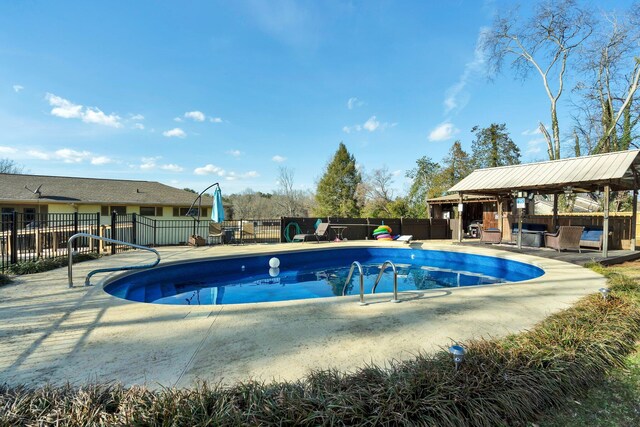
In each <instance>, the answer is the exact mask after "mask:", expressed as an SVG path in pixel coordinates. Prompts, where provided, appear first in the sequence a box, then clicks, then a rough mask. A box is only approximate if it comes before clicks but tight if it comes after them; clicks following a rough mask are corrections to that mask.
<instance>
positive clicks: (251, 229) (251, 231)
mask: <svg viewBox="0 0 640 427" xmlns="http://www.w3.org/2000/svg"><path fill="white" fill-rule="evenodd" d="M240 239H241V240H242V241H243V242H244V241H245V240H253V241H254V242H255V241H256V229H255V225H254V223H253V221H246V222H245V221H242V224H241V226H240Z"/></svg>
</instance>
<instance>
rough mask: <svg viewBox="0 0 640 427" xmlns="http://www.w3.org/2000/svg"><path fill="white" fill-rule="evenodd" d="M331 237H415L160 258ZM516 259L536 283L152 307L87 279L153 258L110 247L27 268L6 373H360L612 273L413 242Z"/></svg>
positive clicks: (508, 320)
mask: <svg viewBox="0 0 640 427" xmlns="http://www.w3.org/2000/svg"><path fill="white" fill-rule="evenodd" d="M332 245H340V247H343V246H347V245H348V246H351V245H356V246H361V245H374V246H384V247H391V246H397V247H406V245H401V244H399V243H395V242H373V241H369V242H342V243H321V244H318V243H288V244H277V245H274V244H270V245H245V246H215V247H200V248H190V247H166V248H160V249H159V252H160V253H161V255H162V262H161V265H162V264H163V263H166V262H171V261H179V260H194V259H198V258H206V257H217V256H229V255H250V254H257V253H268V252H273V251H280V250H299V249H316V248H327V247H331V246H332ZM412 248H415V249H420V248H422V249H444V250H452V251H456V252H467V253H476V254H483V255H492V256H498V257H504V258H508V259H514V260H518V261H523V262H527V263H531V264H534V265H537V266H539V267H541V268H542V269H544V270H545V274H544V275H543V276H542V277H540V278H537V279H533V280H530V281H527V282H521V283H513V284H504V285H497V286H496V285H494V286H482V287H470V288H451V289H444V290H430V291H421V292H411V293H401V294H400V299H401V300H402V302H401V303H399V304H393V303H391V302H389V298H390V294H376V295H375V296H372V295H366V300H367V302H370V304H369V305H367V306H363V307H361V306H359V305H358V304H357V301H358V297H357V296H349V297H342V298H324V299H315V300H301V301H287V302H274V303H261V304H240V305H218V306H215V305H213V306H169V305H158V304H143V303H135V302H130V301H125V300H122V299H118V298H115V297H113V296H111V295H109V294H107V293H105V292H104V291H103V290H102V286H103V284H104V282H105V281H106V280H107V279H108V278H111V277H113V276H115V275H117V274H119V273H112V274H104V273H103V274H97V275H96V276H94V277H93V279H92V283H93V285H94V286H91V287H84V286H83V283H84V276H85V275H86V274H87V273H88V272H89V271H91V270H93V269H96V268H104V267H111V266H120V265H134V264H140V263H146V262H148V261H150V260H152V259H153V256H152V254H149V253H148V252H146V251H133V252H129V253H124V254H119V255H114V256H108V257H103V258H101V259H99V260H95V261H89V262H83V263H79V264H76V265H74V269H73V271H74V283H75V285H76V287H74V288H68V285H67V269H66V268H61V269H57V270H53V271H50V272H46V273H39V274H35V275H28V276H21V277H18V278H17V279H16V282H15V283H14V284H11V285H7V286H4V287H0V384H1V383H6V384H9V385H18V384H24V385H28V386H38V385H42V384H45V383H54V384H63V383H66V382H67V381H68V382H70V383H71V384H73V385H80V384H83V383H86V382H90V381H99V382H111V381H117V382H120V383H122V384H125V385H133V384H146V385H147V386H149V387H152V388H157V387H160V386H177V387H188V386H191V385H193V384H195V382H196V381H197V380H207V381H210V382H219V381H221V382H222V383H225V384H230V383H233V382H236V381H239V380H243V381H246V380H248V379H253V380H265V381H270V380H272V379H276V380H283V379H286V380H292V379H297V378H300V377H302V376H304V375H305V374H307V373H308V372H309V371H310V370H311V369H320V368H330V367H331V368H338V369H340V370H347V371H349V370H353V369H355V368H357V367H359V366H363V365H364V364H366V363H370V362H374V363H378V364H384V363H385V362H386V361H389V360H392V359H408V358H411V357H413V356H414V355H415V354H417V353H419V352H432V351H434V350H438V349H440V348H441V347H445V346H448V345H450V344H451V343H452V342H453V341H465V340H468V339H471V338H479V337H499V336H504V335H506V334H509V333H514V332H518V331H523V330H525V329H528V328H531V327H532V326H533V325H534V324H536V323H537V322H539V321H540V320H542V319H544V318H545V317H546V316H548V315H549V314H551V313H554V312H556V311H559V310H562V309H564V308H567V307H569V306H570V305H572V304H573V303H575V302H576V301H577V300H579V299H580V298H581V297H583V296H584V295H586V294H589V293H594V292H597V290H598V289H599V288H600V287H602V286H604V285H605V279H604V278H603V277H602V276H600V275H598V274H596V273H594V272H592V271H591V270H588V269H586V268H582V267H580V266H577V265H573V264H569V263H565V262H560V261H556V260H553V259H547V258H540V257H535V256H530V255H522V254H514V253H510V252H506V251H501V250H499V249H495V248H491V247H487V248H484V247H482V248H479V247H465V246H456V245H451V244H450V243H447V242H444V241H443V242H434V241H426V242H416V243H413V244H412Z"/></svg>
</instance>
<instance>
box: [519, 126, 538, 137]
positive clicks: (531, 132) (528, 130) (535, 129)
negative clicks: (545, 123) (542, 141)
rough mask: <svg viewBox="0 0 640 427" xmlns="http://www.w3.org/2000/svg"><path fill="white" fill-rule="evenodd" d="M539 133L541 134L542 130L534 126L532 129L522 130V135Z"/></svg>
mask: <svg viewBox="0 0 640 427" xmlns="http://www.w3.org/2000/svg"><path fill="white" fill-rule="evenodd" d="M540 134H542V131H541V130H540V127H536V128H533V129H525V130H524V131H523V132H522V135H525V136H533V135H540Z"/></svg>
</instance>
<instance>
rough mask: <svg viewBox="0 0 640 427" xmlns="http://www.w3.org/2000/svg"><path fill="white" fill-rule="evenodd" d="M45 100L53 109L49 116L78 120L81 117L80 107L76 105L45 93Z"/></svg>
mask: <svg viewBox="0 0 640 427" xmlns="http://www.w3.org/2000/svg"><path fill="white" fill-rule="evenodd" d="M45 99H46V100H47V101H49V105H50V106H52V107H54V108H52V109H51V114H52V115H54V116H56V117H62V118H63V119H79V118H81V117H82V105H77V104H74V103H72V102H71V101H68V100H66V99H64V98H61V97H59V96H56V95H54V94H52V93H47V94H46V95H45Z"/></svg>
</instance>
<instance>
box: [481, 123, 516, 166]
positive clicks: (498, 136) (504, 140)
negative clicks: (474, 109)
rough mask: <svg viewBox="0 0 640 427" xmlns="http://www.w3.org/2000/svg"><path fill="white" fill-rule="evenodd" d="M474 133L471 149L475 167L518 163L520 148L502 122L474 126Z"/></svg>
mask: <svg viewBox="0 0 640 427" xmlns="http://www.w3.org/2000/svg"><path fill="white" fill-rule="evenodd" d="M471 132H473V133H475V134H476V140H475V141H473V145H472V146H471V151H472V153H473V162H474V166H475V167H476V168H495V167H497V166H509V165H517V164H520V148H518V146H517V145H516V144H515V143H514V142H513V140H512V139H511V138H510V137H509V132H507V127H506V125H505V124H504V123H502V124H497V123H492V124H491V125H490V126H489V127H486V128H480V126H474V127H473V129H471Z"/></svg>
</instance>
